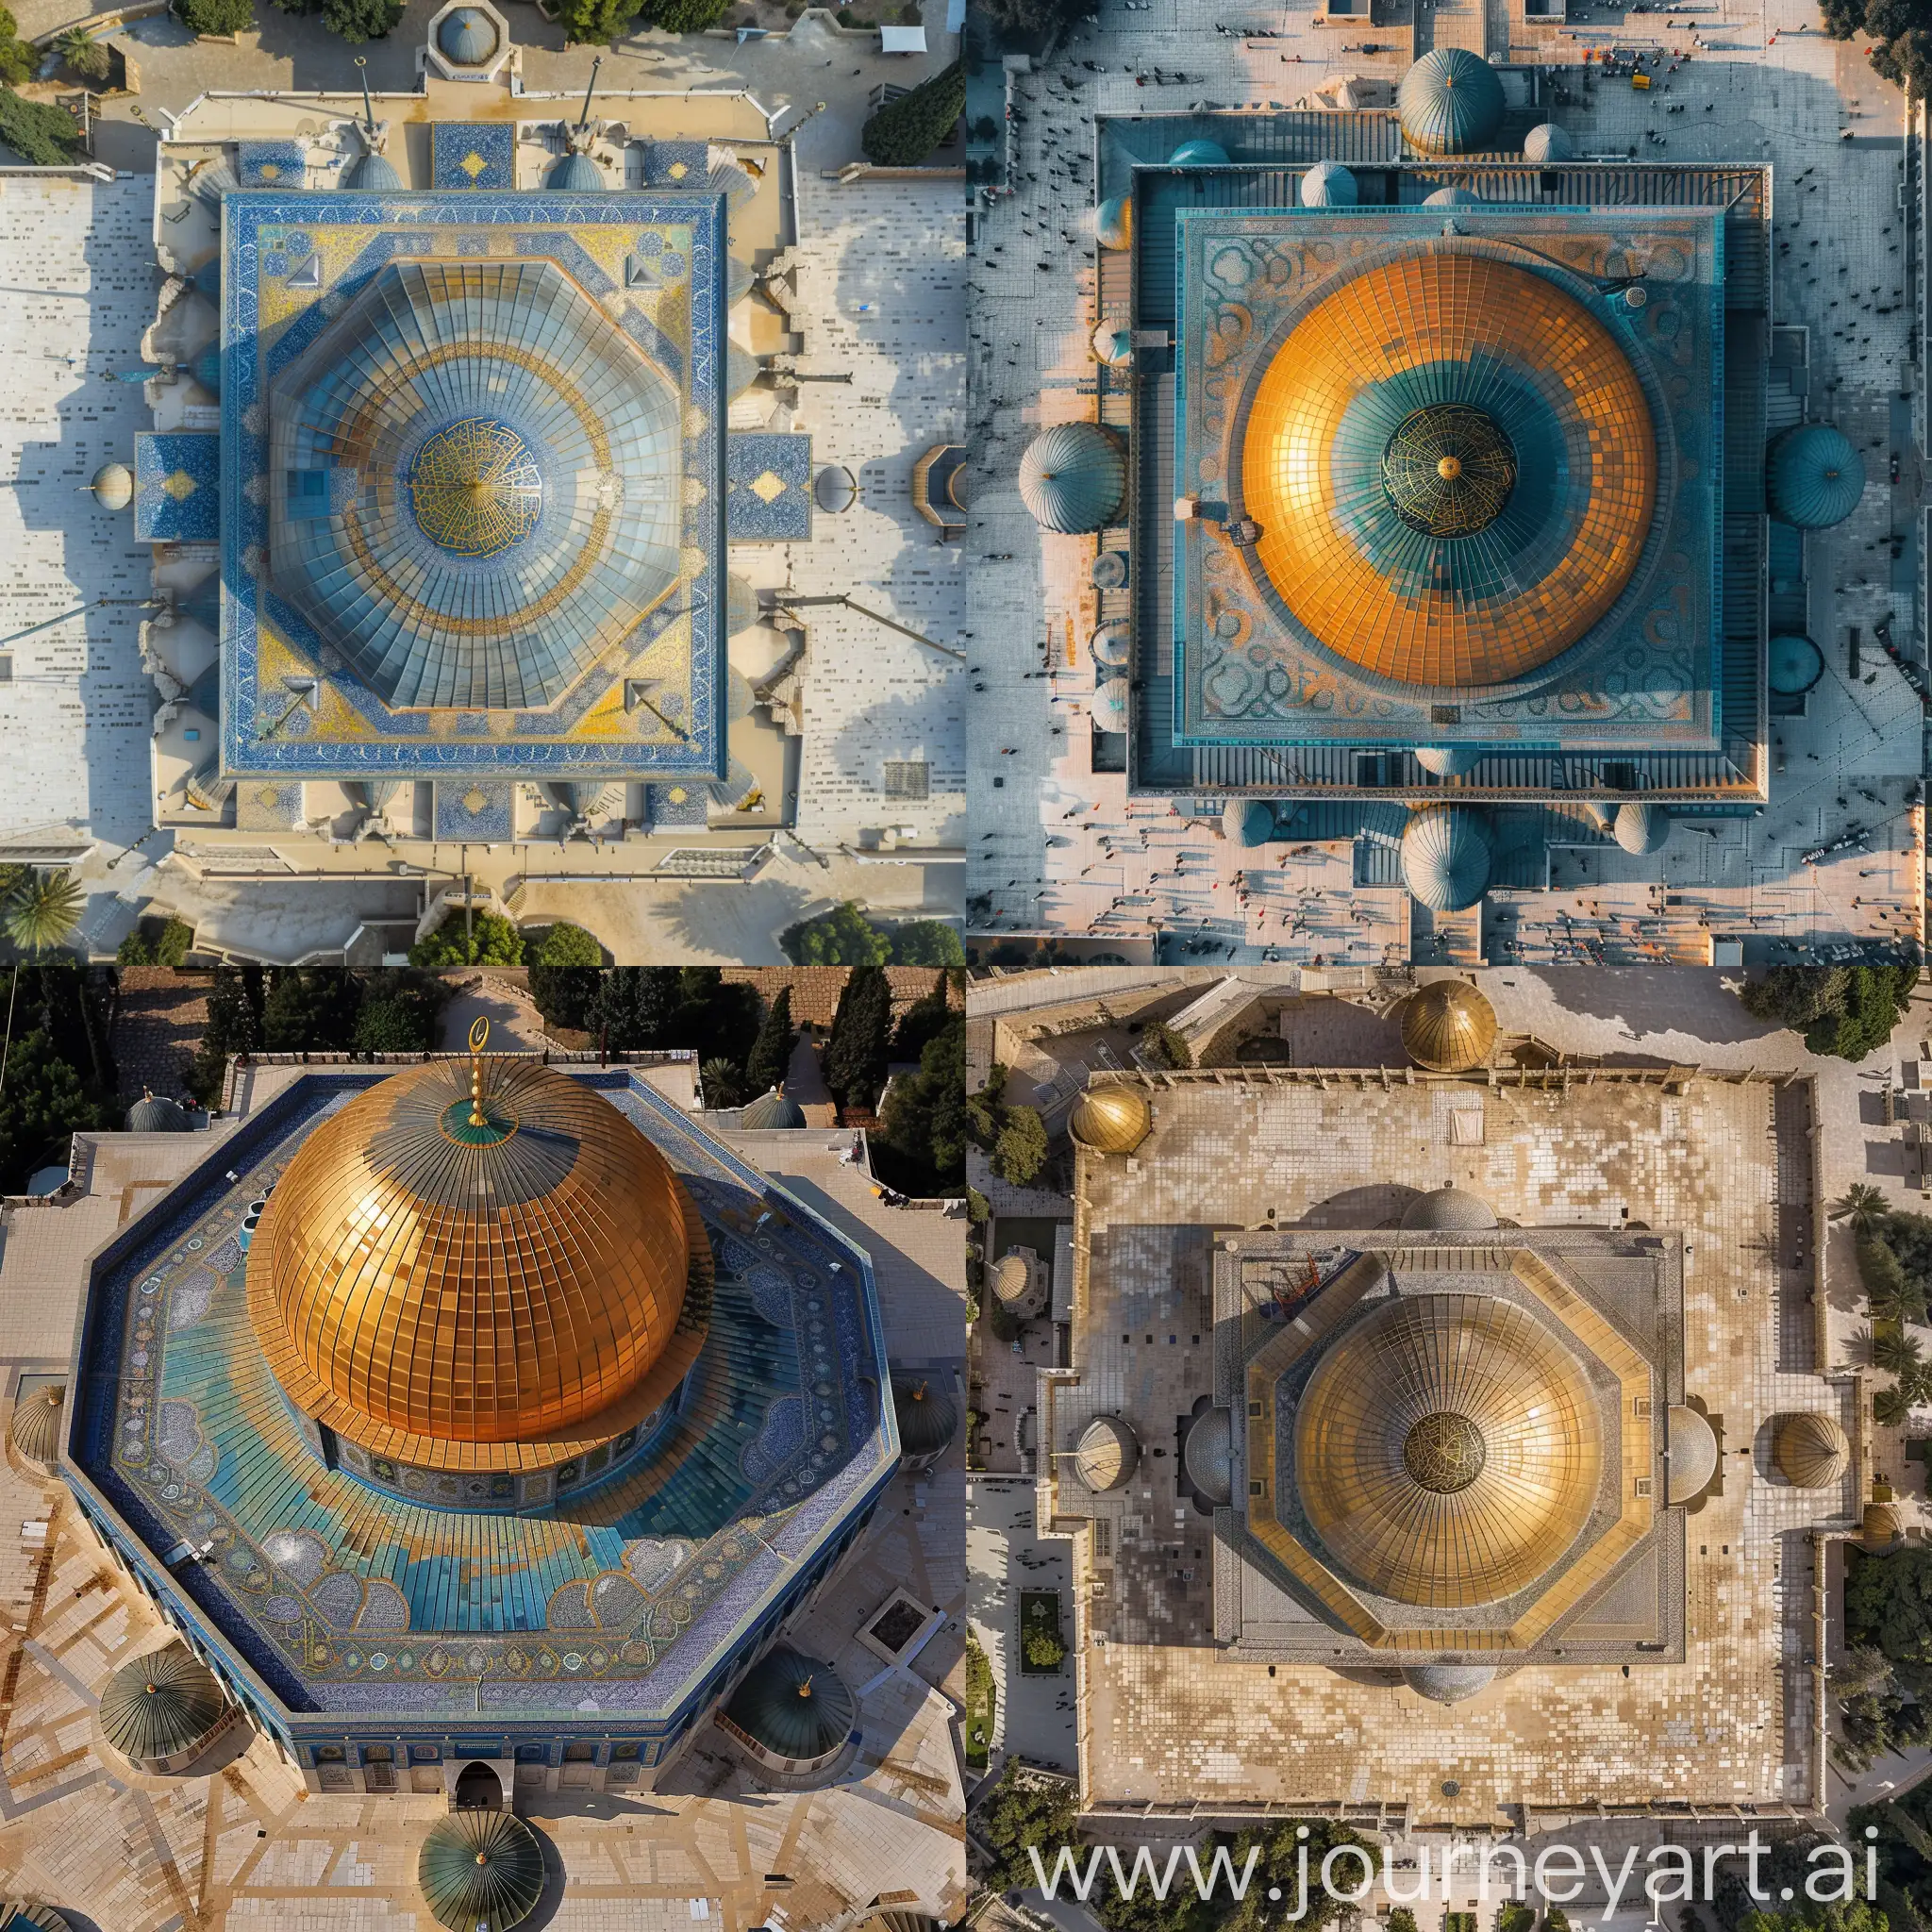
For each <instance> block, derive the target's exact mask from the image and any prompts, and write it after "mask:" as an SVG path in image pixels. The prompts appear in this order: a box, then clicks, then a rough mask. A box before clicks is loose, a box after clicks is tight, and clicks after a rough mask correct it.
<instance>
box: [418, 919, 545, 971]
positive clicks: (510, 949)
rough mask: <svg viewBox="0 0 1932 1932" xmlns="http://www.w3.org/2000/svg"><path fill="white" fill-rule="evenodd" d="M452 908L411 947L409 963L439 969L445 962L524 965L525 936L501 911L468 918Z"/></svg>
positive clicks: (464, 964) (459, 964)
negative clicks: (440, 921) (432, 930)
mask: <svg viewBox="0 0 1932 1932" xmlns="http://www.w3.org/2000/svg"><path fill="white" fill-rule="evenodd" d="M468 925H469V930H468V931H467V933H466V932H465V930H464V927H465V921H464V917H463V914H462V913H461V912H460V911H459V910H452V911H451V912H450V913H449V914H448V916H447V917H446V918H445V919H444V920H443V922H442V924H441V925H439V926H438V927H437V928H436V930H435V931H434V932H433V933H431V934H430V935H429V936H428V938H426V939H420V940H418V941H416V943H415V944H414V945H413V946H411V947H410V948H409V964H410V965H411V966H421V967H425V968H426V969H427V970H429V971H430V972H432V973H433V972H437V971H439V970H440V969H441V968H442V967H445V966H521V965H522V964H523V963H524V936H523V934H522V933H520V932H519V931H518V930H517V928H516V924H515V922H514V921H512V920H508V919H506V918H505V917H504V916H503V914H502V913H500V912H478V913H475V914H474V915H473V916H472V918H471V919H470V921H469V922H468Z"/></svg>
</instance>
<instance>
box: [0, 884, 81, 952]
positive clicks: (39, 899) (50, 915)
mask: <svg viewBox="0 0 1932 1932" xmlns="http://www.w3.org/2000/svg"><path fill="white" fill-rule="evenodd" d="M86 907H87V894H86V893H85V892H84V891H81V889H80V885H79V882H78V881H77V880H76V879H75V876H74V874H72V873H68V872H37V873H33V874H30V875H29V876H28V877H26V878H25V879H23V880H22V881H21V882H20V884H19V885H17V886H16V887H15V888H14V889H13V893H12V896H11V897H10V898H8V901H7V904H6V908H5V916H6V920H7V936H8V938H9V939H10V940H11V941H13V943H14V944H15V945H16V946H18V947H20V949H21V950H22V951H23V952H28V953H31V954H33V956H34V957H35V958H39V957H40V956H41V955H42V953H44V952H48V951H50V950H52V949H53V948H55V947H58V946H64V945H65V944H66V943H67V941H69V940H70V939H71V938H72V937H73V936H74V929H75V926H77V925H78V924H80V915H81V913H82V912H83V911H84V910H85V909H86Z"/></svg>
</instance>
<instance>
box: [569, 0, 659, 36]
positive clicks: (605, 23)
mask: <svg viewBox="0 0 1932 1932" xmlns="http://www.w3.org/2000/svg"><path fill="white" fill-rule="evenodd" d="M638 4H639V0H561V4H560V6H559V7H558V15H557V18H558V25H560V26H561V27H562V28H563V37H564V39H565V41H566V42H570V43H571V44H572V45H575V46H579V47H608V46H612V45H614V44H615V43H616V42H619V41H621V40H622V39H623V38H624V37H625V34H627V33H629V32H630V30H631V27H632V25H633V24H634V23H635V21H636V20H637V17H638Z"/></svg>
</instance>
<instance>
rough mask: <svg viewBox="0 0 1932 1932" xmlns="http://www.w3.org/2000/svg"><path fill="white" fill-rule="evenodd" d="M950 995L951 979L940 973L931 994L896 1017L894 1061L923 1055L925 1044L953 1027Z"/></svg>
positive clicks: (893, 1041)
mask: <svg viewBox="0 0 1932 1932" xmlns="http://www.w3.org/2000/svg"><path fill="white" fill-rule="evenodd" d="M951 992H952V980H951V976H950V974H947V973H946V972H944V971H941V972H940V973H938V974H935V975H934V977H933V982H932V988H931V991H928V992H925V993H924V994H922V995H921V996H920V997H919V998H918V999H917V1000H915V1001H914V1002H913V1003H912V1005H911V1006H909V1007H908V1008H906V1010H905V1012H904V1013H902V1014H901V1015H900V1016H899V1024H898V1025H897V1026H895V1027H894V1028H893V1029H892V1058H894V1059H895V1060H916V1059H917V1058H919V1056H920V1055H921V1054H922V1053H924V1051H925V1042H926V1041H928V1040H933V1039H937V1038H938V1036H939V1035H940V1034H941V1033H942V1032H944V1031H945V1029H946V1027H947V1026H948V1025H950V1024H952V1018H953V1010H952V1000H951Z"/></svg>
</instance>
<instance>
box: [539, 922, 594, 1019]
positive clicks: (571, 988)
mask: <svg viewBox="0 0 1932 1932" xmlns="http://www.w3.org/2000/svg"><path fill="white" fill-rule="evenodd" d="M603 978H604V948H603V947H602V946H601V945H599V944H598V943H597V941H596V940H595V938H594V937H592V935H591V934H590V933H587V932H586V931H585V930H584V929H583V927H582V926H580V925H571V924H568V923H567V922H565V921H563V920H559V921H558V923H557V924H555V925H553V926H552V927H551V928H550V929H549V930H548V931H547V932H546V933H545V934H544V935H543V937H542V939H541V941H540V942H539V944H538V946H537V950H536V952H535V953H534V954H533V955H532V957H531V959H530V997H531V999H532V1000H533V1001H535V1003H536V1007H537V1010H538V1011H539V1012H540V1013H541V1014H542V1016H543V1024H545V1025H546V1026H548V1027H550V1028H552V1029H553V1030H556V1029H558V1028H568V1029H570V1030H571V1031H574V1032H575V1031H581V1030H582V1029H583V1028H584V1027H586V1026H587V1025H588V1024H590V1017H591V1007H592V1005H593V1004H594V1003H595V1001H596V998H597V989H598V987H599V986H600V985H601V984H602V983H603Z"/></svg>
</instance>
